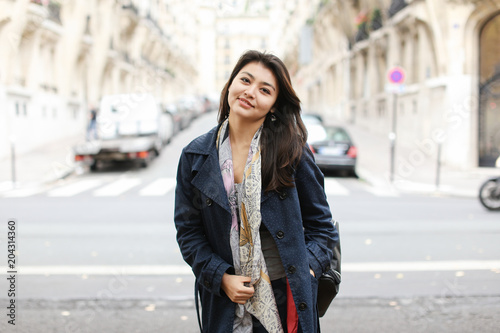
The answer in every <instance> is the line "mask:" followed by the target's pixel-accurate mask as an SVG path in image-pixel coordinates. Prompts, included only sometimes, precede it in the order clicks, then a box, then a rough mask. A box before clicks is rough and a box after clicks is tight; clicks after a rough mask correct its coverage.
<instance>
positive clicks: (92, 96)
mask: <svg viewBox="0 0 500 333" xmlns="http://www.w3.org/2000/svg"><path fill="white" fill-rule="evenodd" d="M195 10H196V8H195V7H193V6H190V5H189V4H186V3H185V2H184V1H180V0H148V1H139V0H135V1H127V0H74V1H73V0H72V1H63V0H61V1H54V0H0V45H2V47H1V48H0V158H3V157H6V156H7V155H8V151H9V147H10V144H11V142H15V146H16V150H17V151H18V152H21V153H22V152H26V151H29V150H31V149H34V148H36V147H38V146H41V145H44V144H47V143H50V142H52V141H56V140H62V139H64V138H67V137H71V136H74V135H75V133H80V132H82V133H83V132H84V130H85V126H86V123H87V117H88V109H89V107H90V106H91V104H95V103H98V101H99V99H100V97H101V96H103V95H106V94H113V93H130V92H150V93H152V94H154V95H155V96H156V97H157V98H158V99H159V100H160V101H163V102H167V101H170V100H171V99H173V98H174V97H175V96H178V95H181V94H187V93H192V92H193V91H192V90H194V89H196V79H197V71H198V69H197V67H196V64H197V59H198V53H197V51H198V47H197V31H198V27H197V22H198V19H197V15H196V13H195ZM193 82H195V84H193Z"/></svg>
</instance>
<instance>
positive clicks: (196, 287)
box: [194, 279, 203, 333]
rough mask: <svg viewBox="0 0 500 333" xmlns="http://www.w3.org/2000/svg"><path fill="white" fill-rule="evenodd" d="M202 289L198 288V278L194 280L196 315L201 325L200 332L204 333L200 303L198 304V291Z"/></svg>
mask: <svg viewBox="0 0 500 333" xmlns="http://www.w3.org/2000/svg"><path fill="white" fill-rule="evenodd" d="M199 292H200V290H199V289H198V280H197V279H196V280H195V281H194V304H195V307H196V316H197V317H198V326H199V327H200V332H201V333H203V328H202V326H201V318H200V305H199V304H198V293H199Z"/></svg>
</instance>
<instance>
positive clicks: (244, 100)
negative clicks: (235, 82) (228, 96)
mask: <svg viewBox="0 0 500 333" xmlns="http://www.w3.org/2000/svg"><path fill="white" fill-rule="evenodd" d="M238 99H239V101H240V103H242V104H243V105H246V106H248V107H250V108H253V105H252V104H250V102H249V101H247V100H246V99H244V98H242V97H240V98H238Z"/></svg>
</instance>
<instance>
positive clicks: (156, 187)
mask: <svg viewBox="0 0 500 333" xmlns="http://www.w3.org/2000/svg"><path fill="white" fill-rule="evenodd" d="M175 184H176V182H175V179H174V178H160V179H157V180H155V181H154V182H152V183H151V184H149V185H148V186H146V187H145V188H143V189H142V190H140V191H139V195H141V196H160V195H165V194H167V193H168V192H170V190H172V189H173V188H174V187H175Z"/></svg>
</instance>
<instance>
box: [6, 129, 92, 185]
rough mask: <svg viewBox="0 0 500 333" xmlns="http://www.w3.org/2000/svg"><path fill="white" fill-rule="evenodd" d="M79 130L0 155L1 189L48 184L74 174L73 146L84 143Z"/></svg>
mask: <svg viewBox="0 0 500 333" xmlns="http://www.w3.org/2000/svg"><path fill="white" fill-rule="evenodd" d="M84 142H85V138H84V137H82V135H81V134H78V135H74V136H70V137H66V138H64V140H59V141H54V142H52V143H49V144H45V145H43V146H41V147H39V148H37V149H34V150H31V151H29V152H27V153H23V154H15V156H14V159H12V156H11V154H9V155H8V156H6V157H5V158H3V159H0V192H2V191H7V190H10V189H13V188H30V187H37V186H43V185H47V184H49V183H52V182H55V181H58V180H60V179H63V178H65V177H68V176H69V175H71V174H73V173H74V172H75V170H76V169H77V166H76V164H75V163H74V155H73V146H75V145H76V144H80V143H84Z"/></svg>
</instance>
